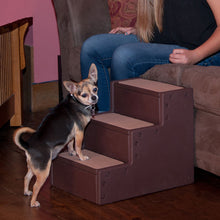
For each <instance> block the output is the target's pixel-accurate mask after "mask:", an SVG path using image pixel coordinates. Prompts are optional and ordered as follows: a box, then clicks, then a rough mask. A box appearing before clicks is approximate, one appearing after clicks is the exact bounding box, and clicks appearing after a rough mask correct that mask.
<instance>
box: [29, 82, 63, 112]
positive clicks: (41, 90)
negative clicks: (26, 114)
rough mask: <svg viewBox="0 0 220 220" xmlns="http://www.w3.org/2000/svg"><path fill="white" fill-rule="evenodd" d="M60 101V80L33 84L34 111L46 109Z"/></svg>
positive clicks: (32, 106)
mask: <svg viewBox="0 0 220 220" xmlns="http://www.w3.org/2000/svg"><path fill="white" fill-rule="evenodd" d="M58 103H59V89H58V81H53V82H47V83H39V84H32V104H31V110H32V112H37V111H41V110H46V109H48V108H51V107H54V106H56V105H57V104H58Z"/></svg>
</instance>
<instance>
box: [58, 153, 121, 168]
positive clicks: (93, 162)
mask: <svg viewBox="0 0 220 220" xmlns="http://www.w3.org/2000/svg"><path fill="white" fill-rule="evenodd" d="M82 153H83V155H86V156H88V157H89V159H88V160H84V161H81V160H80V159H79V157H78V156H71V155H70V154H69V153H68V152H63V153H61V154H60V155H59V157H62V158H65V159H67V160H70V161H73V162H76V163H78V164H80V165H83V166H86V167H90V168H92V169H96V170H99V169H103V168H107V167H112V166H117V165H122V164H124V163H123V162H122V161H119V160H116V159H113V158H110V157H107V156H104V155H102V154H98V153H96V152H93V151H90V150H86V149H84V150H82Z"/></svg>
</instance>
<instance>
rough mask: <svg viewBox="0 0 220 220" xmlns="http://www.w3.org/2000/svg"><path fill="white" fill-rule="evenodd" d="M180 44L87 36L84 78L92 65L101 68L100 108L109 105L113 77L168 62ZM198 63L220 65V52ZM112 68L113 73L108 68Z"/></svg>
mask: <svg viewBox="0 0 220 220" xmlns="http://www.w3.org/2000/svg"><path fill="white" fill-rule="evenodd" d="M176 48H182V47H180V46H178V45H169V44H155V43H144V42H140V41H139V40H138V38H137V37H136V36H135V35H124V34H100V35H95V36H92V37H90V38H88V39H87V40H86V41H85V42H84V44H83V46H82V50H81V58H80V59H81V73H82V78H83V79H85V78H87V77H88V72H89V67H90V65H91V64H92V63H95V64H96V66H97V69H98V89H99V90H98V95H99V101H98V105H97V106H98V110H99V111H108V110H109V108H110V81H111V80H121V79H128V78H134V77H138V76H139V75H141V74H143V73H145V72H146V71H147V70H148V69H150V68H151V67H153V66H154V65H156V64H166V63H169V55H170V54H171V53H172V51H173V49H176ZM198 65H205V66H210V65H215V66H220V53H218V54H216V55H214V56H212V57H209V58H207V59H205V60H203V61H202V62H200V63H198ZM109 68H111V74H109V71H108V69H109Z"/></svg>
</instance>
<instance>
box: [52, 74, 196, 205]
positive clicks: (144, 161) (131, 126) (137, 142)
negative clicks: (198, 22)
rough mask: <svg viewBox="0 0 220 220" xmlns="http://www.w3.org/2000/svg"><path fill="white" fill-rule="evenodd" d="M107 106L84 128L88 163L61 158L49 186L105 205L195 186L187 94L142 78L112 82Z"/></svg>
mask: <svg viewBox="0 0 220 220" xmlns="http://www.w3.org/2000/svg"><path fill="white" fill-rule="evenodd" d="M111 106H112V110H111V112H107V113H103V114H99V115H96V116H95V118H94V119H92V121H91V123H90V124H89V126H88V127H87V129H86V134H85V139H84V146H85V150H84V154H85V155H88V156H89V157H90V159H89V160H86V161H80V160H79V159H78V158H77V157H75V156H69V155H68V153H67V152H64V153H61V154H60V155H59V157H58V158H57V159H56V160H55V161H54V162H53V165H52V172H51V179H52V185H54V186H55V187H58V188H60V189H63V190H65V191H67V192H70V193H72V194H74V195H76V196H79V197H81V198H84V199H87V200H89V201H92V202H94V203H97V204H106V203H111V202H115V201H119V200H124V199H128V198H132V197H135V196H141V195H144V194H147V193H153V192H157V191H161V190H165V189H170V188H174V187H178V186H183V185H186V184H190V183H192V182H193V181H194V148H193V144H194V140H193V133H194V130H193V98H192V90H191V89H188V88H182V87H177V86H173V85H169V84H165V83H160V82H154V81H149V80H144V79H141V78H135V79H131V80H124V81H115V82H113V83H112V104H111Z"/></svg>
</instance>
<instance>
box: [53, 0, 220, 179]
mask: <svg viewBox="0 0 220 220" xmlns="http://www.w3.org/2000/svg"><path fill="white" fill-rule="evenodd" d="M117 1H118V2H123V1H124V2H125V0H115V1H113V0H108V1H107V0H53V2H54V6H55V11H56V15H57V23H58V29H59V37H60V48H61V61H62V80H66V79H72V80H75V81H79V80H80V79H81V75H80V59H79V56H80V48H81V45H82V43H83V41H84V40H85V39H86V38H88V37H89V36H92V35H94V34H99V33H107V32H108V31H109V30H110V29H111V24H114V25H115V22H113V20H112V18H113V17H112V16H117V13H118V14H120V16H122V14H123V13H126V10H125V9H126V7H123V10H121V11H120V10H116V8H115V7H116V6H117V5H120V4H116V3H117ZM130 1H131V3H132V4H134V2H135V1H136V0H130ZM126 2H127V1H126ZM111 3H112V4H113V3H114V5H113V6H114V7H111ZM108 4H109V5H108ZM108 6H109V7H108ZM109 9H111V11H110V13H109ZM129 9H130V7H128V10H129ZM112 10H114V11H112ZM112 12H114V13H112ZM129 13H130V11H129ZM110 14H111V17H110ZM131 14H132V13H131ZM128 17H129V16H128ZM117 19H118V18H117ZM132 19H133V17H132ZM132 21H134V20H132ZM125 23H126V22H125ZM127 23H129V22H127ZM141 77H143V78H147V79H151V80H156V81H161V82H166V83H170V84H174V85H179V86H184V87H191V88H193V91H194V107H195V155H196V157H195V166H197V167H199V168H202V169H204V170H206V171H209V172H212V173H214V174H216V175H220V67H214V66H211V67H201V66H194V65H174V64H166V65H158V66H155V67H153V68H152V69H150V70H149V71H147V72H146V73H145V74H143V75H142V76H141ZM63 92H64V94H65V90H63ZM174 135H175V134H174Z"/></svg>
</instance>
